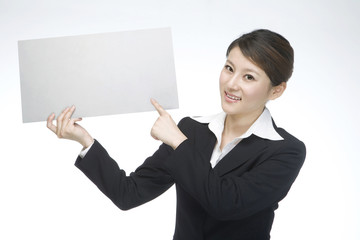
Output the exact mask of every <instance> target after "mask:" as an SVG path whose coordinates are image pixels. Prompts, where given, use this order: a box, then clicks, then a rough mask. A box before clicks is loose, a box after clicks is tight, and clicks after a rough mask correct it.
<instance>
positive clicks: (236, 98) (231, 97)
mask: <svg viewBox="0 0 360 240" xmlns="http://www.w3.org/2000/svg"><path fill="white" fill-rule="evenodd" d="M226 96H227V97H228V98H230V99H232V100H237V101H240V100H241V98H239V97H234V96H230V95H229V94H227V93H226Z"/></svg>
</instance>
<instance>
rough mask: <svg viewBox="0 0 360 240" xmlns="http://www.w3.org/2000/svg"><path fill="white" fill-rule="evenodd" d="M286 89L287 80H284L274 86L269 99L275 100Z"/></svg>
mask: <svg viewBox="0 0 360 240" xmlns="http://www.w3.org/2000/svg"><path fill="white" fill-rule="evenodd" d="M285 89H286V82H282V83H280V84H279V85H277V86H275V87H272V88H271V90H270V95H269V100H275V99H277V98H278V97H280V96H281V95H282V94H283V92H284V91H285Z"/></svg>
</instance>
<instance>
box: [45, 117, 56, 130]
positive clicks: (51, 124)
mask: <svg viewBox="0 0 360 240" xmlns="http://www.w3.org/2000/svg"><path fill="white" fill-rule="evenodd" d="M54 118H55V113H52V114H50V116H49V117H48V119H47V124H46V126H47V127H48V128H49V129H50V130H51V131H52V132H54V133H56V126H55V125H54V124H53V121H54Z"/></svg>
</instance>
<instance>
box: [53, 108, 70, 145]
mask: <svg viewBox="0 0 360 240" xmlns="http://www.w3.org/2000/svg"><path fill="white" fill-rule="evenodd" d="M69 109H70V108H68V107H67V108H65V109H64V111H62V112H61V113H60V115H59V116H58V117H57V119H56V126H57V128H56V135H57V136H58V137H59V138H60V137H61V132H62V127H63V120H64V116H65V114H66V113H67V112H68V111H69Z"/></svg>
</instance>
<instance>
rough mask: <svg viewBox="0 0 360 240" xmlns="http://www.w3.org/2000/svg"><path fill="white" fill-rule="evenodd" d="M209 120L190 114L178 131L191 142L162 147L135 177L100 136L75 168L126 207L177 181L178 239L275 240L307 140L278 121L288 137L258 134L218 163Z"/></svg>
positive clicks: (135, 173) (163, 145)
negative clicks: (278, 212) (278, 216)
mask: <svg viewBox="0 0 360 240" xmlns="http://www.w3.org/2000/svg"><path fill="white" fill-rule="evenodd" d="M207 125H208V124H203V123H199V122H197V121H195V120H193V119H191V118H184V119H183V120H181V121H180V123H179V128H180V129H181V131H182V132H183V133H184V134H185V135H186V136H187V137H188V139H187V140H185V141H184V142H183V143H181V144H180V145H179V146H178V148H177V149H176V150H175V151H174V150H173V149H172V148H171V147H169V146H168V145H165V144H162V145H161V146H160V147H159V149H158V150H157V151H156V152H155V153H154V155H153V156H151V157H149V158H147V159H146V160H145V162H144V163H143V164H142V165H141V166H140V167H138V168H137V169H136V171H135V172H133V173H131V174H130V175H129V176H126V173H125V172H124V171H123V170H121V169H120V168H119V167H118V165H117V163H116V162H115V161H114V160H113V159H112V158H111V157H110V156H109V155H108V153H107V152H106V150H105V149H104V148H103V147H102V146H101V145H100V144H99V142H98V141H95V143H94V145H93V146H92V147H91V149H90V150H89V152H88V153H87V154H86V156H85V157H84V158H83V159H81V158H78V159H77V160H76V163H75V165H76V166H77V167H78V168H79V169H80V170H81V171H83V172H84V174H86V176H87V177H88V178H89V179H90V180H91V181H92V182H94V183H95V184H96V185H97V187H98V188H99V189H100V190H101V191H102V192H103V193H104V194H105V195H106V196H107V197H109V198H110V199H111V200H112V201H113V202H114V203H115V204H116V205H117V206H118V207H119V208H120V209H123V210H127V209H130V208H133V207H136V206H139V205H141V204H143V203H145V202H147V201H150V200H152V199H154V198H156V197H157V196H159V195H160V194H162V193H163V192H165V191H166V190H167V189H168V188H170V187H171V186H172V185H173V183H175V185H176V191H177V211H176V227H175V233H174V239H175V240H179V239H181V240H192V239H194V240H201V239H204V240H205V239H206V240H212V239H214V240H215V239H218V240H230V239H239V240H240V239H241V240H247V239H261V240H264V239H269V238H270V230H271V226H272V223H273V218H274V210H275V209H276V208H277V207H278V202H279V201H280V200H282V199H283V198H284V197H285V196H286V194H287V192H288V191H289V189H290V187H291V185H292V183H293V182H294V180H295V178H296V176H297V175H298V173H299V170H300V168H301V166H302V164H303V162H304V159H305V145H304V144H303V143H302V142H301V141H299V140H298V139H296V138H295V137H293V136H292V135H290V134H289V133H287V132H286V131H285V130H283V129H281V128H277V127H276V125H275V124H274V127H275V129H276V131H277V132H278V133H279V134H280V135H281V136H282V137H283V138H284V140H282V141H270V140H266V139H262V138H259V137H257V136H255V135H251V136H250V137H248V138H246V139H243V140H242V141H241V142H240V143H239V144H238V145H237V146H236V147H235V148H234V149H233V150H231V151H230V152H229V153H228V154H227V155H226V156H225V157H224V158H223V159H222V160H221V161H220V162H219V163H218V164H217V165H216V166H215V167H214V168H212V167H211V164H210V158H211V154H212V151H213V149H214V146H215V144H216V137H215V135H214V134H213V133H212V132H211V131H210V130H209V128H208V126H207ZM154 237H155V236H154Z"/></svg>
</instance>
